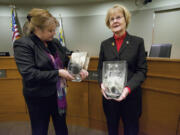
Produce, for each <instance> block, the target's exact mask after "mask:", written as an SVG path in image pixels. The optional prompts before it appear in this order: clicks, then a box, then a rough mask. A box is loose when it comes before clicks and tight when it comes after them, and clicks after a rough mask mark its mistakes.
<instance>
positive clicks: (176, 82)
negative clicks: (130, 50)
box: [0, 57, 180, 135]
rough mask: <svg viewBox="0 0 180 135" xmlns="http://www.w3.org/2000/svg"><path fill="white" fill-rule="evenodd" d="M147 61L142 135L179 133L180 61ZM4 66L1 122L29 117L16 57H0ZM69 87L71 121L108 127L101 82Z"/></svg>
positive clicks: (92, 68)
mask: <svg viewBox="0 0 180 135" xmlns="http://www.w3.org/2000/svg"><path fill="white" fill-rule="evenodd" d="M147 60H148V74H147V75H148V77H147V79H146V81H145V82H144V83H143V85H142V88H143V113H142V117H141V119H140V135H176V131H177V127H178V120H179V119H180V60H177V59H165V58H163V59H160V58H147ZM97 62H98V58H97V57H92V58H91V60H90V65H89V71H96V69H97ZM1 69H3V70H6V77H5V78H0V96H1V97H0V121H14V120H15V121H20V120H28V114H27V110H26V106H25V103H24V99H23V96H22V86H21V77H20V75H19V73H18V71H17V68H16V65H15V62H14V58H13V57H0V70H1ZM68 86H69V87H68V94H67V101H68V110H67V122H68V124H69V125H78V126H84V127H89V128H94V129H99V130H107V128H106V120H105V117H104V113H103V110H102V96H101V93H100V88H99V86H98V83H97V81H95V80H89V81H83V82H81V83H75V82H68ZM179 124H180V123H179ZM179 128H180V127H179ZM178 135H180V129H179V132H178Z"/></svg>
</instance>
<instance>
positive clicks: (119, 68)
mask: <svg viewBox="0 0 180 135" xmlns="http://www.w3.org/2000/svg"><path fill="white" fill-rule="evenodd" d="M126 82H127V63H126V61H104V62H103V71H102V83H103V86H104V87H105V91H104V92H105V94H106V96H107V97H110V98H112V99H116V98H118V97H120V95H121V93H122V91H123V89H124V87H125V84H126Z"/></svg>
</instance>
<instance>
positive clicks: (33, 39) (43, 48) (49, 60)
mask: <svg viewBox="0 0 180 135" xmlns="http://www.w3.org/2000/svg"><path fill="white" fill-rule="evenodd" d="M30 38H31V40H32V41H33V42H34V44H35V45H36V46H38V48H40V49H41V50H42V51H44V53H42V54H43V55H44V58H45V59H47V60H48V62H49V63H50V65H51V66H52V67H54V66H53V63H52V61H51V59H50V58H49V57H48V55H47V54H46V50H47V49H46V47H45V45H44V43H43V42H42V41H41V40H40V39H39V38H38V37H37V36H36V35H34V34H32V35H30Z"/></svg>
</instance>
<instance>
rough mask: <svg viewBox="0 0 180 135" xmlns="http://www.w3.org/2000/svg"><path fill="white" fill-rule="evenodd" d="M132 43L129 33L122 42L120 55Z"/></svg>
mask: <svg viewBox="0 0 180 135" xmlns="http://www.w3.org/2000/svg"><path fill="white" fill-rule="evenodd" d="M129 45H130V36H129V34H128V33H127V35H126V37H125V39H124V41H123V43H122V46H121V48H120V50H119V56H120V55H121V54H122V53H123V52H124V50H125V49H126V48H127V47H128V46H129Z"/></svg>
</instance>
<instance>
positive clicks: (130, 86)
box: [98, 5, 147, 135]
mask: <svg viewBox="0 0 180 135" xmlns="http://www.w3.org/2000/svg"><path fill="white" fill-rule="evenodd" d="M105 21H106V25H107V27H108V28H109V29H111V31H112V32H113V36H112V37H110V38H108V39H106V40H104V41H103V42H102V43H101V48H100V53H99V63H98V74H99V79H98V81H99V84H100V86H101V92H102V95H103V108H104V112H105V116H106V119H107V126H108V134H109V135H118V129H119V121H120V118H121V119H122V122H123V127H124V135H138V130H139V117H140V115H141V87H140V86H141V84H142V82H143V81H144V80H145V78H146V72H147V62H146V55H145V49H144V41H143V39H142V38H140V37H137V36H133V35H130V34H129V33H128V32H127V27H128V25H129V22H130V13H129V11H128V10H127V9H126V8H125V7H124V6H122V5H114V6H113V7H112V8H110V9H109V10H108V12H107V15H106V20H105ZM121 60H123V61H126V63H127V71H128V73H127V83H126V85H125V88H124V89H123V91H122V93H121V95H120V96H119V97H118V98H116V99H111V98H110V97H108V96H107V95H106V93H105V90H106V88H105V86H104V85H103V84H102V68H103V62H104V61H121ZM116 81H117V82H118V80H116Z"/></svg>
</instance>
